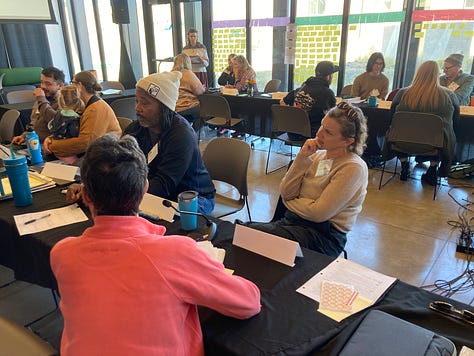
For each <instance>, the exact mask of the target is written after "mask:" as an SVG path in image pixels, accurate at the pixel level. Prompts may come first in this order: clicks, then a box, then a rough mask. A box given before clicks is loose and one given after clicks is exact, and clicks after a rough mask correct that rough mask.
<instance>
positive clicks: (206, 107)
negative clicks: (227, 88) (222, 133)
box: [198, 94, 243, 139]
mask: <svg viewBox="0 0 474 356" xmlns="http://www.w3.org/2000/svg"><path fill="white" fill-rule="evenodd" d="M198 99H199V112H200V113H199V115H200V116H201V123H204V124H206V125H212V126H215V127H220V128H222V129H232V128H234V127H235V126H236V125H237V124H240V123H241V122H242V121H243V120H242V119H236V118H232V116H231V112H230V106H229V103H228V102H227V100H226V98H224V97H223V96H221V95H218V94H202V95H199V97H198ZM200 126H201V125H199V131H198V138H199V139H200V138H201V127H200Z"/></svg>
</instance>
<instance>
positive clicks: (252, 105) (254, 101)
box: [224, 94, 280, 137]
mask: <svg viewBox="0 0 474 356" xmlns="http://www.w3.org/2000/svg"><path fill="white" fill-rule="evenodd" d="M224 97H225V98H226V99H227V101H228V102H229V106H230V111H231V113H232V117H238V118H241V119H244V120H245V123H246V126H245V128H244V129H245V132H247V133H249V134H251V135H257V136H262V137H271V133H272V132H271V130H272V124H271V122H272V105H273V104H278V103H279V102H280V100H277V99H272V98H271V96H269V94H255V95H254V96H250V97H249V96H234V95H224Z"/></svg>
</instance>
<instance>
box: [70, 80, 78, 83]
mask: <svg viewBox="0 0 474 356" xmlns="http://www.w3.org/2000/svg"><path fill="white" fill-rule="evenodd" d="M71 84H79V82H76V81H75V80H71Z"/></svg>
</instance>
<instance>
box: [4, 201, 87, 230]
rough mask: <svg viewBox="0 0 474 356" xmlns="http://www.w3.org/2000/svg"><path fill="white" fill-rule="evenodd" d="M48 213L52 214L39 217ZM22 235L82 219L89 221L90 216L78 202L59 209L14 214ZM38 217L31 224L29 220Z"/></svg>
mask: <svg viewBox="0 0 474 356" xmlns="http://www.w3.org/2000/svg"><path fill="white" fill-rule="evenodd" d="M48 214H51V215H50V216H48V217H46V218H42V219H39V218H41V217H44V216H46V215H48ZM13 218H14V219H15V224H16V227H17V229H18V232H19V234H20V236H23V235H27V234H34V233H35V232H41V231H46V230H50V229H54V228H55V227H59V226H65V225H71V224H74V223H77V222H81V221H87V220H88V217H87V216H86V214H84V212H83V211H82V209H81V208H80V207H79V206H78V205H77V204H72V205H68V206H65V207H63V208H58V209H50V210H44V211H39V212H36V213H28V214H22V215H15V216H13ZM34 219H38V220H37V221H35V222H32V223H30V224H25V222H27V221H31V220H34Z"/></svg>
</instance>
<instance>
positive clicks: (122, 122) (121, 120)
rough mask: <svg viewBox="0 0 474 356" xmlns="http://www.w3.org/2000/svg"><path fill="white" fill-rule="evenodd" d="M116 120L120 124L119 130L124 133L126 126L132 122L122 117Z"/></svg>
mask: <svg viewBox="0 0 474 356" xmlns="http://www.w3.org/2000/svg"><path fill="white" fill-rule="evenodd" d="M117 120H118V122H119V124H120V128H121V129H122V132H123V131H125V129H126V128H127V126H128V125H130V124H131V123H132V122H133V121H132V120H130V119H129V118H128V117H122V116H117Z"/></svg>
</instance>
